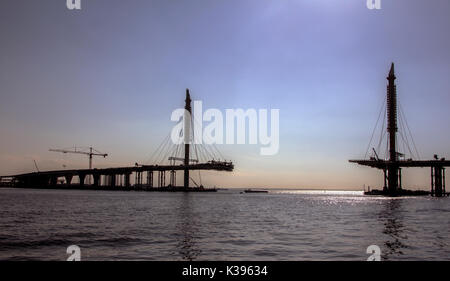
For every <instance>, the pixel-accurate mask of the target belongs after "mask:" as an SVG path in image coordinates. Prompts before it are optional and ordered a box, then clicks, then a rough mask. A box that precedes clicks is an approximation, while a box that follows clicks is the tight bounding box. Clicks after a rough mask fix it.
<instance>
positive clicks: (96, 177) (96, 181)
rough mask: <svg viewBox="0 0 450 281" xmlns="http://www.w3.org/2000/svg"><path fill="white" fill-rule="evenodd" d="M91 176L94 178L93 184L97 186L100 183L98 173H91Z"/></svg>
mask: <svg viewBox="0 0 450 281" xmlns="http://www.w3.org/2000/svg"><path fill="white" fill-rule="evenodd" d="M92 177H93V178H94V186H95V187H98V186H99V185H100V175H99V174H93V175H92Z"/></svg>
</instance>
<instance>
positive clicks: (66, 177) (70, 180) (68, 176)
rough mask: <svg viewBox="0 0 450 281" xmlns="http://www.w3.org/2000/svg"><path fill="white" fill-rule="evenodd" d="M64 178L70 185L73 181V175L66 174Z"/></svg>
mask: <svg viewBox="0 0 450 281" xmlns="http://www.w3.org/2000/svg"><path fill="white" fill-rule="evenodd" d="M64 178H65V179H66V184H67V185H70V184H71V183H72V178H73V176H72V175H65V176H64Z"/></svg>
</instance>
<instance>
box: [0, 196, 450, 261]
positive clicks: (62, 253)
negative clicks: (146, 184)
mask: <svg viewBox="0 0 450 281" xmlns="http://www.w3.org/2000/svg"><path fill="white" fill-rule="evenodd" d="M72 244H75V245H78V246H79V247H80V248H81V258H82V260H366V259H367V257H368V254H366V248H367V247H368V246H369V245H371V244H375V245H378V246H379V247H380V248H381V251H382V259H387V260H450V247H449V246H450V199H449V198H439V199H437V198H431V197H416V198H396V199H388V198H376V197H364V196H362V195H361V193H360V192H301V191H274V192H272V193H269V194H240V193H239V191H238V190H227V191H220V192H217V193H157V192H119V191H118V192H108V191H74V190H72V191H61V190H25V189H17V190H14V189H0V260H6V259H8V260H31V259H38V260H65V259H66V258H67V256H68V255H67V254H66V248H67V247H68V246H69V245H72Z"/></svg>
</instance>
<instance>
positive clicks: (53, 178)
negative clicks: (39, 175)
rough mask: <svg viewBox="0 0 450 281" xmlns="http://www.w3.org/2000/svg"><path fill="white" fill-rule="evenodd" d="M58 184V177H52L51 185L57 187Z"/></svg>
mask: <svg viewBox="0 0 450 281" xmlns="http://www.w3.org/2000/svg"><path fill="white" fill-rule="evenodd" d="M57 183H58V177H56V176H52V177H51V178H50V185H52V186H55V185H56V184H57Z"/></svg>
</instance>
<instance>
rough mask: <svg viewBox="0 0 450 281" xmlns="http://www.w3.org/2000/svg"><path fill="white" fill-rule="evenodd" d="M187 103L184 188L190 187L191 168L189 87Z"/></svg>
mask: <svg viewBox="0 0 450 281" xmlns="http://www.w3.org/2000/svg"><path fill="white" fill-rule="evenodd" d="M185 102H186V105H185V107H184V109H185V110H186V111H187V112H189V114H186V115H188V116H185V118H184V166H185V169H184V188H186V189H187V188H189V169H188V168H187V167H188V165H189V142H190V134H191V132H190V131H191V130H190V129H191V114H192V109H191V96H190V95H189V89H186V100H185Z"/></svg>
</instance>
